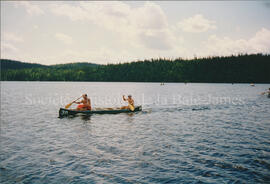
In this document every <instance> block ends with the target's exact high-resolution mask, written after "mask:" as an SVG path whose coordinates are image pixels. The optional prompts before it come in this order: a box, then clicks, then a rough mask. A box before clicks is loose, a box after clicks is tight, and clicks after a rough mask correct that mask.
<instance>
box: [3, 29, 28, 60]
mask: <svg viewBox="0 0 270 184" xmlns="http://www.w3.org/2000/svg"><path fill="white" fill-rule="evenodd" d="M23 41H24V40H23V38H22V37H21V36H19V35H17V34H15V33H11V32H3V33H2V34H1V54H2V55H4V54H5V53H6V52H15V51H18V48H17V47H15V46H14V44H18V43H21V42H23Z"/></svg>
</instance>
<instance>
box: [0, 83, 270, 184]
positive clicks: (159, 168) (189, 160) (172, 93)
mask: <svg viewBox="0 0 270 184" xmlns="http://www.w3.org/2000/svg"><path fill="white" fill-rule="evenodd" d="M269 87H270V86H269V84H258V85H256V86H255V87H251V86H250V85H248V84H234V85H232V84H186V85H185V84H182V83H170V84H167V83H165V85H164V86H161V85H160V84H159V83H95V82H77V83H74V82H1V132H0V141H1V142H0V148H1V149H0V183H4V184H7V183H35V184H36V183H57V184H58V183H269V182H270V174H269V173H270V110H269V109H270V99H269V98H267V97H266V96H263V95H260V93H261V92H262V91H265V90H266V89H267V88H269ZM82 93H87V94H88V96H90V98H91V100H92V105H93V107H117V106H121V105H124V103H123V102H122V101H121V97H122V94H126V95H128V94H132V95H133V98H134V99H135V102H136V103H137V104H142V105H143V111H142V112H138V113H133V114H116V115H92V116H88V117H86V116H78V117H70V118H63V119H59V118H57V117H58V110H59V108H60V107H61V106H65V105H66V104H68V103H69V102H71V101H73V100H74V99H76V98H77V97H78V96H80V95H81V94H82ZM73 107H75V106H73Z"/></svg>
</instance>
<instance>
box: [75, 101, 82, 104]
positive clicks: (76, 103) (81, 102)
mask: <svg viewBox="0 0 270 184" xmlns="http://www.w3.org/2000/svg"><path fill="white" fill-rule="evenodd" d="M73 103H75V104H80V103H82V101H80V102H76V101H74V102H73Z"/></svg>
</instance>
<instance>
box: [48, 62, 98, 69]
mask: <svg viewBox="0 0 270 184" xmlns="http://www.w3.org/2000/svg"><path fill="white" fill-rule="evenodd" d="M97 66H99V65H98V64H95V63H87V62H81V63H67V64H57V65H50V67H54V68H58V69H76V68H83V67H97Z"/></svg>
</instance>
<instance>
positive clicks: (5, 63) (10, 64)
mask: <svg viewBox="0 0 270 184" xmlns="http://www.w3.org/2000/svg"><path fill="white" fill-rule="evenodd" d="M0 64H1V70H7V69H26V68H46V67H48V66H46V65H41V64H37V63H25V62H21V61H15V60H10V59H1V62H0Z"/></svg>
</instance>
